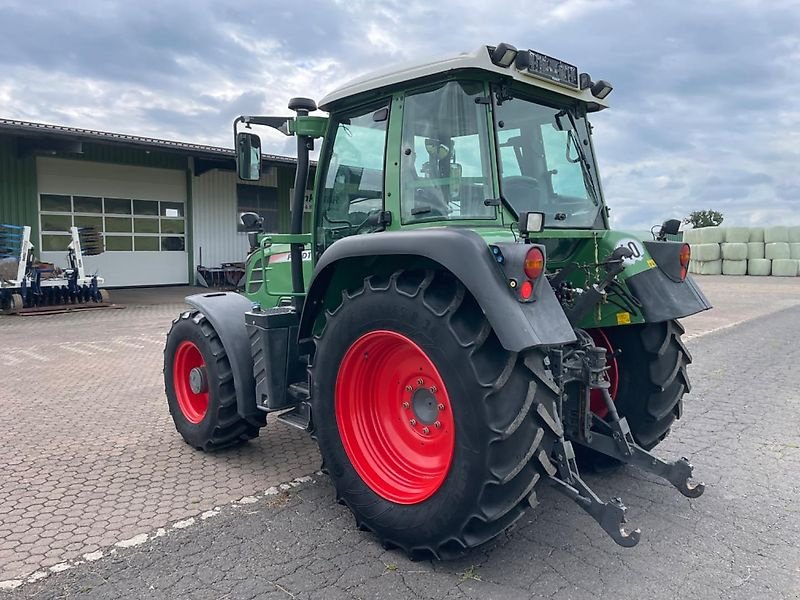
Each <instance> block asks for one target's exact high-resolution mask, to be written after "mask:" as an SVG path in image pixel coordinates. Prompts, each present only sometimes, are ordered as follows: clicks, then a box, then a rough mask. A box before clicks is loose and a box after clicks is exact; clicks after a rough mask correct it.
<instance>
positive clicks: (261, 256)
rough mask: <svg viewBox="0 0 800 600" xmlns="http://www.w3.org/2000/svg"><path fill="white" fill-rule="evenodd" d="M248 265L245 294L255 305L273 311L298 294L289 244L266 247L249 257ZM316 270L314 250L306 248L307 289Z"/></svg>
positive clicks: (304, 267) (305, 271)
mask: <svg viewBox="0 0 800 600" xmlns="http://www.w3.org/2000/svg"><path fill="white" fill-rule="evenodd" d="M262 239H263V238H262ZM306 248H308V246H307V247H306ZM246 264H247V266H246V270H247V272H246V274H245V281H246V284H245V295H246V296H247V297H248V298H249V299H250V300H252V301H253V302H254V303H258V304H259V305H261V306H262V307H264V308H272V307H274V306H278V304H280V302H281V300H284V301H285V300H286V299H289V298H291V297H292V296H293V295H294V294H293V293H292V271H291V265H292V263H291V261H290V259H289V244H286V243H282V244H273V245H271V246H266V245H263V244H262V246H261V247H260V248H257V249H256V250H255V251H253V252H251V253H250V255H248V257H247V263H246ZM312 271H313V267H312V266H311V251H310V250H309V249H306V250H304V251H303V279H304V281H305V284H306V289H308V283H309V281H310V280H311V273H312Z"/></svg>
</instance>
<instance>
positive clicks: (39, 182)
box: [0, 119, 308, 287]
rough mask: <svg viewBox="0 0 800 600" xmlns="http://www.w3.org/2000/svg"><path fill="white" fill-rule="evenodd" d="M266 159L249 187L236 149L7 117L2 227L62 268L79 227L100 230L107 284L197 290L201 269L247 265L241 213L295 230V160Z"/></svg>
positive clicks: (1, 168) (97, 267)
mask: <svg viewBox="0 0 800 600" xmlns="http://www.w3.org/2000/svg"><path fill="white" fill-rule="evenodd" d="M263 161H264V168H263V173H264V175H263V177H262V178H261V180H260V181H259V182H257V183H255V182H248V183H245V182H242V181H239V180H238V178H237V177H236V173H235V165H234V156H233V150H230V149H227V148H217V147H213V146H203V145H198V144H190V143H182V142H172V141H167V140H160V139H153V138H145V137H138V136H132V135H123V134H117V133H107V132H102V131H93V130H86V129H76V128H72V127H61V126H55V125H43V124H40V123H31V122H26V121H16V120H9V119H0V223H6V224H11V225H28V226H30V227H31V228H32V232H31V241H32V242H33V244H34V245H35V246H36V251H37V254H38V257H39V259H40V260H41V261H44V262H52V263H54V264H55V265H56V266H61V267H63V266H65V257H66V250H67V244H68V243H69V237H68V230H69V227H71V226H77V227H84V226H94V227H95V228H97V229H98V230H100V231H102V232H103V237H104V240H105V252H104V253H103V254H100V255H98V256H90V257H86V259H85V264H86V267H87V271H88V272H95V271H97V272H98V273H99V274H100V275H102V277H104V278H105V281H106V286H107V287H119V286H146V285H171V284H187V283H191V284H193V283H195V281H196V272H197V267H198V265H203V266H206V267H218V266H220V265H222V264H223V263H236V262H243V261H244V259H245V256H246V253H247V250H248V243H247V236H246V234H245V233H243V232H240V231H239V221H238V217H239V214H240V213H241V212H245V211H253V212H258V213H259V214H261V215H262V216H264V217H265V220H266V222H267V224H268V226H269V228H270V229H271V230H272V231H288V230H289V221H290V213H289V198H290V190H291V188H292V187H293V185H294V171H295V160H294V159H293V158H287V157H282V156H274V155H264V157H263ZM306 218H308V217H306Z"/></svg>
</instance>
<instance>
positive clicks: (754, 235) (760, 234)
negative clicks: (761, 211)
mask: <svg viewBox="0 0 800 600" xmlns="http://www.w3.org/2000/svg"><path fill="white" fill-rule="evenodd" d="M750 241H751V242H763V241H764V228H763V227H751V228H750Z"/></svg>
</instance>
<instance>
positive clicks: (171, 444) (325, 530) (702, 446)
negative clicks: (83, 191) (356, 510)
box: [0, 277, 800, 598]
mask: <svg viewBox="0 0 800 600" xmlns="http://www.w3.org/2000/svg"><path fill="white" fill-rule="evenodd" d="M744 279H745V278H710V277H706V278H702V280H701V284H702V285H703V287H704V289H706V291H707V293H708V295H709V296H710V297H711V299H712V301H713V302H714V303H715V305H716V306H717V307H718V308H717V311H714V312H716V313H717V314H716V315H714V312H711V313H706V315H707V316H706V317H704V316H698V317H692V318H690V319H687V325H688V327H689V332H688V333H689V334H690V336H691V337H696V336H698V335H701V334H707V335H704V336H703V337H699V338H698V339H695V340H694V341H692V342H691V343H690V348H691V349H692V351H693V352H694V353H695V362H696V365H697V366H696V367H695V368H694V370H693V371H692V374H693V378H694V381H695V390H694V392H693V394H692V396H691V397H690V398H689V399H688V400H687V416H686V419H684V421H683V422H682V423H680V425H679V426H678V427H677V428H676V431H675V433H674V434H673V435H672V436H671V437H670V438H668V440H667V441H666V442H665V443H664V445H663V446H662V448H663V452H664V453H665V454H671V455H677V454H678V453H681V454H683V453H686V454H689V455H690V456H691V457H692V459H693V461H694V462H695V464H696V465H697V467H698V474H700V475H701V476H702V477H704V478H705V480H706V482H707V483H709V485H710V489H709V491H708V492H707V493H706V495H705V496H704V497H703V498H702V499H700V500H696V501H691V502H690V501H687V500H685V499H683V498H682V497H681V496H679V495H678V494H677V492H673V491H672V490H671V488H669V487H667V486H664V485H663V484H662V483H661V482H658V481H656V480H654V479H652V478H650V477H648V476H645V475H641V474H638V473H636V472H634V471H632V470H626V471H624V472H623V473H616V474H613V475H612V476H610V477H607V478H598V477H590V481H591V483H592V485H595V486H596V487H597V488H598V491H599V492H600V493H601V495H603V496H610V495H622V496H623V498H624V499H626V501H627V503H628V505H629V506H630V508H631V510H630V511H629V516H630V519H631V521H632V522H634V523H636V524H639V525H641V526H642V527H643V529H644V539H643V541H642V543H641V544H640V545H639V547H638V548H637V549H636V550H633V551H631V550H623V549H621V548H617V547H616V546H615V545H614V544H613V543H611V542H610V541H608V540H607V539H605V538H604V537H603V535H602V534H601V533H600V531H599V530H598V529H597V528H596V526H595V525H594V523H593V522H592V521H591V520H589V519H588V517H585V516H584V515H582V514H581V513H580V512H579V511H578V510H577V509H576V508H575V507H574V506H572V505H571V504H570V503H565V502H564V500H563V499H562V498H561V497H560V496H557V495H555V494H554V493H552V492H550V491H549V490H548V489H546V488H545V489H544V490H543V492H542V493H541V494H540V495H541V497H542V500H543V502H542V504H543V507H542V508H541V510H538V511H535V512H532V513H531V514H530V517H529V518H528V519H526V520H524V521H523V523H522V524H521V525H520V526H518V527H517V528H516V529H515V530H514V531H513V532H512V533H511V534H510V535H508V536H506V537H504V538H503V539H501V540H499V541H498V542H496V543H494V544H493V545H492V547H490V548H487V549H482V550H480V551H477V552H473V553H472V554H470V555H469V556H468V557H467V558H466V559H465V560H464V561H461V562H458V563H408V562H407V561H406V559H405V558H404V557H402V556H400V555H398V554H397V553H395V552H384V551H383V550H382V549H381V548H380V547H379V546H378V545H377V544H376V543H375V541H374V539H373V538H371V537H370V536H368V535H366V534H361V533H359V532H357V531H354V528H353V525H352V519H351V517H350V516H349V514H348V513H347V512H346V511H345V510H344V509H343V508H341V507H339V506H336V505H334V504H332V502H331V498H332V492H331V489H330V487H329V485H328V483H327V481H326V480H325V479H324V478H321V479H320V480H319V481H318V482H316V483H314V484H310V485H307V486H306V487H305V488H304V489H302V490H301V491H299V493H297V492H296V491H295V490H294V489H293V488H289V486H285V487H287V488H289V491H288V492H281V493H279V494H277V495H276V494H272V493H270V494H268V495H267V496H266V497H265V496H264V494H263V491H264V490H265V489H266V488H268V487H270V486H274V485H276V484H277V483H279V482H281V481H288V480H290V479H292V478H295V477H298V476H301V475H306V474H310V473H313V470H314V469H315V468H316V466H317V464H318V456H317V454H316V449H315V448H314V447H313V446H312V445H311V443H310V442H309V441H308V440H307V439H306V438H305V436H304V435H303V434H300V433H295V432H293V431H292V430H290V429H288V428H285V427H275V428H272V429H270V428H268V430H267V432H266V435H265V436H263V437H262V438H260V439H259V440H257V441H255V442H254V443H251V444H248V445H247V446H245V447H244V448H241V449H238V450H234V451H232V452H229V453H225V454H222V455H217V456H214V455H203V454H201V453H197V452H194V451H192V450H191V449H189V448H188V446H186V445H185V444H183V443H182V442H181V440H180V438H179V437H178V436H177V434H176V433H175V431H174V428H173V426H172V423H171V421H170V419H169V415H168V413H167V411H166V406H165V400H164V399H163V385H162V380H161V373H160V370H161V345H162V343H163V335H164V333H165V332H166V330H167V329H168V326H169V321H170V320H171V318H172V317H173V315H174V314H175V313H177V312H178V311H179V310H181V305H180V304H169V305H152V306H138V307H132V308H128V309H126V310H124V311H98V312H92V313H82V314H72V315H63V316H57V317H35V318H33V317H26V318H20V319H2V320H0V336H2V340H3V342H4V344H3V346H4V352H3V356H2V357H0V378H1V380H2V381H4V382H9V381H10V382H11V384H10V388H9V385H8V384H7V383H6V384H5V385H4V387H3V391H2V406H3V408H4V410H3V411H2V413H0V425H2V427H3V430H4V431H5V432H6V433H5V436H4V437H3V438H0V453H2V456H3V457H4V462H5V463H6V464H7V465H8V467H7V468H6V469H3V470H2V471H0V494H1V496H0V500H2V501H1V502H0V581H3V580H9V579H15V578H17V579H24V578H26V577H28V576H30V574H31V573H32V572H33V571H34V570H36V569H39V571H37V573H38V575H36V577H38V576H41V574H43V573H47V571H46V570H44V571H43V570H42V567H45V568H46V567H53V566H55V570H59V569H60V568H63V566H66V565H67V564H68V563H66V562H65V561H74V560H75V559H80V560H87V559H86V558H84V559H81V557H82V556H84V555H86V554H87V553H93V552H96V553H95V554H89V558H97V557H98V556H99V555H100V553H101V552H105V553H106V554H108V547H109V546H111V545H112V544H114V543H115V542H118V541H119V540H126V539H130V538H133V541H132V542H130V543H131V544H133V543H137V542H141V543H142V545H140V546H137V547H136V548H130V549H127V550H126V549H122V548H120V549H116V550H114V551H113V552H114V554H113V555H112V556H111V557H107V558H105V559H103V560H102V561H101V562H96V563H92V564H83V565H79V566H77V567H75V568H73V569H70V570H69V571H66V572H64V573H61V574H58V575H51V576H50V577H49V578H48V579H46V580H44V581H43V582H40V583H29V584H26V585H25V586H24V587H22V588H20V589H18V590H17V591H16V592H15V593H14V594H13V595H14V596H17V595H19V597H46V598H50V597H73V596H81V597H83V596H84V595H85V596H86V597H102V598H112V597H198V598H200V597H212V598H223V597H230V598H249V597H262V596H263V597H271V596H274V597H281V598H286V597H297V598H305V597H317V596H319V597H326V598H329V597H330V598H335V597H348V598H349V597H364V598H367V597H403V598H405V597H508V598H519V597H529V596H536V595H539V596H542V597H565V598H566V597H573V598H580V597H589V596H590V595H600V596H605V595H608V596H614V595H619V596H620V597H631V598H640V597H648V596H649V597H654V598H656V597H659V598H660V597H664V598H667V597H675V596H677V595H678V594H679V593H680V594H681V595H683V594H692V595H694V596H699V597H737V598H756V597H775V598H798V597H800V583H799V582H800V552H797V550H796V548H797V547H798V545H800V528H799V527H798V523H800V519H798V517H800V514H799V513H798V508H797V503H796V497H797V493H798V491H799V490H800V488H798V483H797V475H798V474H800V448H798V441H800V437H798V434H797V430H798V425H800V417H798V414H800V411H798V409H800V406H798V398H797V396H796V392H795V390H796V389H797V385H796V383H795V382H794V379H793V376H792V372H793V370H794V365H796V364H797V362H798V358H800V356H798V350H795V349H793V348H792V347H791V346H790V345H789V344H786V343H785V342H784V341H783V340H785V339H797V337H798V335H800V309H790V310H785V311H783V312H780V313H777V314H773V315H772V316H768V317H764V315H766V314H769V313H771V312H774V311H775V310H777V309H781V308H783V307H784V306H791V305H797V304H800V285H798V284H799V283H800V282H799V281H798V280H775V279H769V280H759V281H768V282H769V284H770V285H768V286H766V285H765V286H763V287H762V288H758V289H756V288H753V286H752V284H751V282H749V281H747V282H745V281H743V280H744ZM751 279H752V278H751ZM778 282H780V283H778ZM784 282H786V283H784ZM759 290H762V291H763V293H759ZM720 314H722V316H720ZM711 315H714V317H713V318H712V317H711ZM743 315H745V316H746V318H749V319H752V321H750V322H747V323H745V324H741V325H737V326H731V324H735V323H736V322H737V321H738V320H740V317H742V316H743ZM709 332H711V333H709ZM28 344H30V345H28ZM754 348H758V349H759V351H758V352H754V351H753V349H754ZM746 352H747V353H749V355H750V357H749V358H748V359H745V358H744V354H745V353H746ZM9 357H11V360H9ZM700 369H702V370H700ZM81 379H83V380H84V381H83V382H81V381H80V380H81ZM743 390H747V391H748V392H749V393H746V392H744V391H743ZM767 401H768V402H769V406H770V413H769V414H770V418H765V416H764V414H763V413H762V412H761V411H762V408H761V407H762V406H763V405H764V403H765V402H767ZM274 491H275V490H270V492H274ZM243 496H246V498H245V500H244V501H241V502H239V503H237V504H235V505H234V506H231V507H227V508H224V509H222V510H221V511H210V512H207V513H205V515H204V516H214V518H213V519H206V520H202V519H197V523H198V524H197V525H195V526H194V527H190V528H188V529H185V530H183V529H182V528H183V527H184V526H185V525H187V524H188V523H190V522H191V519H190V517H191V516H193V515H194V516H197V515H198V514H199V513H200V512H201V511H209V509H212V508H213V507H215V506H220V505H223V504H227V503H230V502H231V501H233V500H236V499H238V498H242V497H243ZM250 496H252V497H250ZM256 496H260V499H258V498H257V497H256ZM176 520H177V521H178V527H177V528H175V527H173V528H171V529H170V528H167V526H168V525H170V524H174V523H175V522H176ZM158 528H165V529H161V530H159V529H158ZM143 533H149V534H150V535H149V537H148V536H146V535H141V534H143ZM137 535H138V536H139V537H138V538H136V537H134V536H137ZM122 545H126V544H124V543H123V544H122ZM577 564H581V565H582V567H581V568H579V569H578V568H576V565H577ZM62 565H63V566H62ZM626 585H627V586H629V587H626Z"/></svg>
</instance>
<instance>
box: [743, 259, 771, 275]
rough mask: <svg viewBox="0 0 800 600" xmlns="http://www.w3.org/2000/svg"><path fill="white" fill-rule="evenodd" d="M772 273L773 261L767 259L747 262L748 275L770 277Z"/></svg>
mask: <svg viewBox="0 0 800 600" xmlns="http://www.w3.org/2000/svg"><path fill="white" fill-rule="evenodd" d="M771 271H772V261H771V260H769V259H766V258H751V259H750V260H748V261H747V274H748V275H760V276H763V275H769V274H770V272H771Z"/></svg>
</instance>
